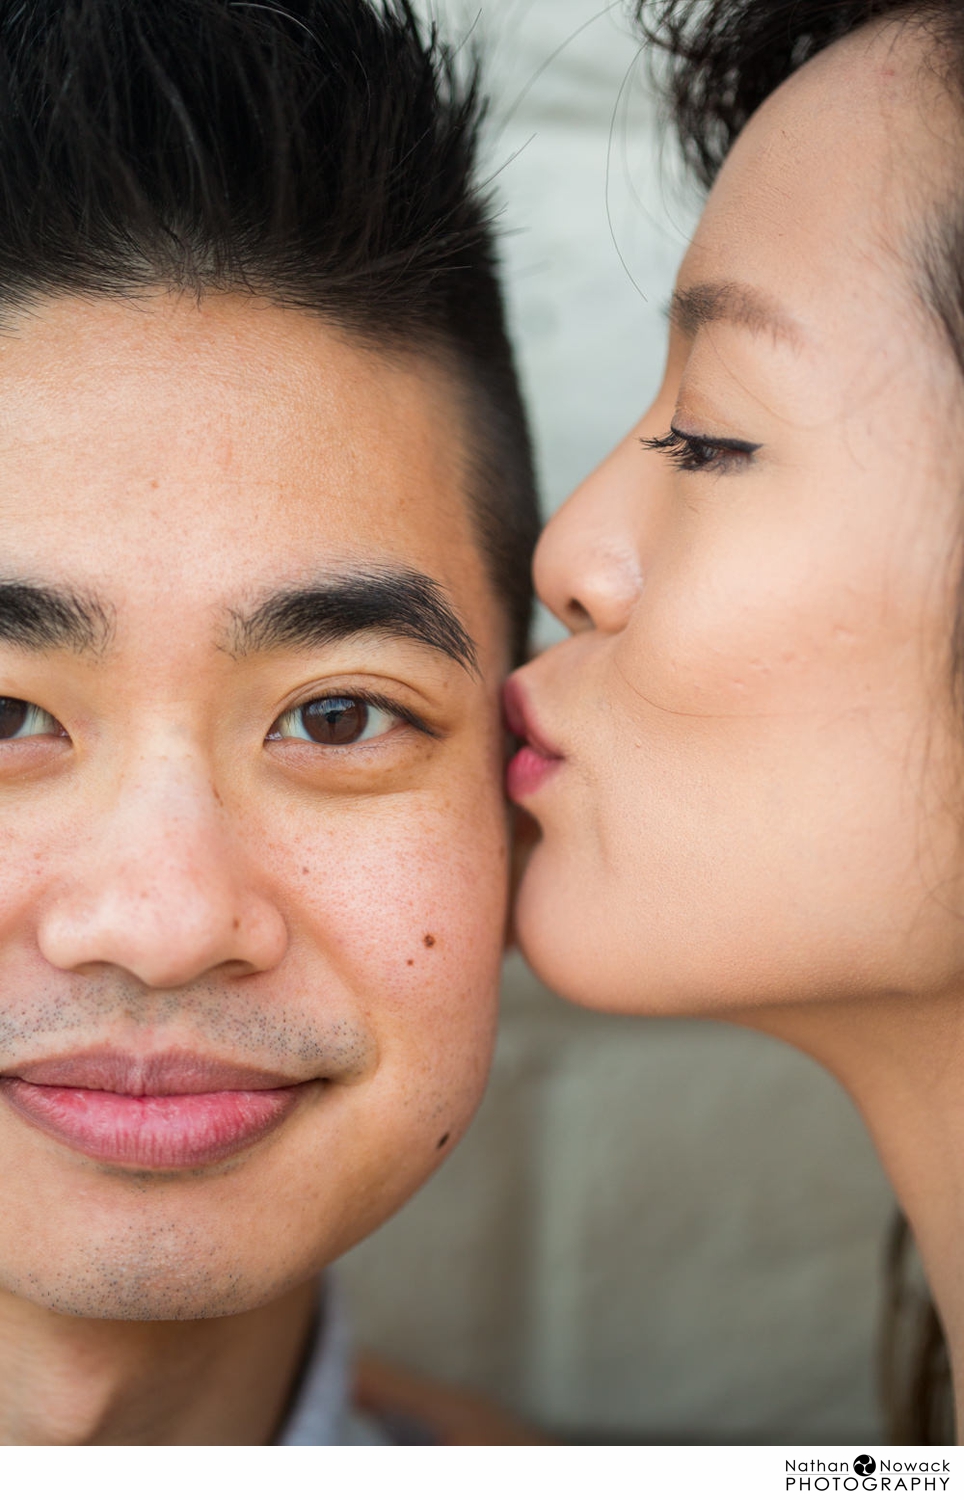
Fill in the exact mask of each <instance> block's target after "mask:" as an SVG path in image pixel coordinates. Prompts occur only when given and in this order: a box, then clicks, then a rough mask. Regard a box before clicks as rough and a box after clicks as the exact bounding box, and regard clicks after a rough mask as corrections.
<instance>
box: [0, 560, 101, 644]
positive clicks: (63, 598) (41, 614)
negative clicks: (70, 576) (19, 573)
mask: <svg viewBox="0 0 964 1500" xmlns="http://www.w3.org/2000/svg"><path fill="white" fill-rule="evenodd" d="M112 634H113V625H112V615H111V612H110V610H109V609H108V608H107V607H106V606H105V605H104V604H102V603H101V602H100V600H98V599H97V598H96V596H94V595H92V594H86V593H84V592H82V591H80V590H74V589H71V588H64V587H62V586H60V585H57V584H46V583H35V582H33V581H31V580H29V579H25V578H0V642H3V643H5V644H6V645H8V646H17V647H19V648H20V650H22V651H57V650H61V651H74V652H76V653H77V654H78V655H83V654H86V653H89V652H95V653H96V652H101V651H103V650H105V648H106V647H107V645H108V644H109V642H110V639H111V636H112Z"/></svg>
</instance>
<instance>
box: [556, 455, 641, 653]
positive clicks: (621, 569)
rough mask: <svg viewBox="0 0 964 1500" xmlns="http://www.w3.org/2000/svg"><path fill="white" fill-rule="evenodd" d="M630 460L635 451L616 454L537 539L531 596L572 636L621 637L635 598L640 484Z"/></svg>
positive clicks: (638, 570) (638, 566) (638, 583)
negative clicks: (587, 632) (585, 632)
mask: <svg viewBox="0 0 964 1500" xmlns="http://www.w3.org/2000/svg"><path fill="white" fill-rule="evenodd" d="M624 447H625V445H624ZM636 447H637V445H636V444H634V445H633V448H634V450H635V449H636ZM634 456H635V451H634V452H633V453H632V454H627V453H625V452H624V451H623V449H617V450H616V452H615V453H614V454H612V455H611V457H610V458H608V459H607V460H606V462H605V463H604V464H603V465H602V466H601V468H599V469H597V470H596V472H595V473H594V474H591V475H590V476H589V478H588V479H587V480H585V481H584V482H583V484H581V485H580V487H579V489H577V490H576V491H575V493H574V494H573V495H572V496H571V498H570V499H569V500H567V501H566V503H565V505H563V507H562V508H561V510H558V511H557V512H556V514H555V515H554V516H553V517H552V520H551V521H550V522H549V524H548V526H547V527H546V529H545V531H544V532H543V533H542V536H541V537H540V539H539V545H538V547H537V548H536V555H535V564H534V569H535V584H536V590H537V592H538V594H539V598H540V599H541V600H542V602H543V604H545V605H546V606H547V608H549V609H551V610H552V613H553V614H554V615H555V616H556V617H557V619H559V620H561V621H562V623H563V625H565V626H566V627H567V629H569V630H572V631H582V630H601V631H606V632H609V633H615V632H617V631H620V630H622V629H624V627H625V625H626V623H627V621H628V619H629V616H630V613H631V612H632V609H633V606H634V604H635V603H636V600H637V599H638V597H639V591H640V587H641V580H642V569H641V559H640V556H639V551H638V538H637V522H638V513H639V509H640V505H641V498H640V493H639V486H638V477H639V476H638V474H636V473H634V472H633V471H632V469H631V467H630V460H631V458H632V457H634Z"/></svg>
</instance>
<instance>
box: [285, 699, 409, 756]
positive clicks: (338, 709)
mask: <svg viewBox="0 0 964 1500" xmlns="http://www.w3.org/2000/svg"><path fill="white" fill-rule="evenodd" d="M401 718H402V716H401V715H400V714H398V713H393V712H392V711H391V710H390V709H388V708H382V707H380V706H379V705H378V704H376V703H371V702H369V701H368V700H367V699H365V698H313V699H312V701H311V702H310V703H302V704H301V706H300V707H299V708H291V709H289V710H288V712H287V713H286V714H282V715H281V718H280V719H278V720H277V722H276V723H275V724H274V726H273V728H272V730H271V732H270V734H269V735H268V739H269V740H309V741H311V743H312V744H315V745H358V744H360V743H361V742H362V741H363V740H374V739H377V738H378V737H379V735H383V734H387V732H388V730H389V729H393V728H394V727H395V725H396V724H398V723H399V722H401Z"/></svg>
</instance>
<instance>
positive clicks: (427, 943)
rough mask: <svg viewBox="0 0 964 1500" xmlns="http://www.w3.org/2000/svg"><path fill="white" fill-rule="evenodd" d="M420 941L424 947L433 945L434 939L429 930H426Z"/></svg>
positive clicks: (432, 946)
mask: <svg viewBox="0 0 964 1500" xmlns="http://www.w3.org/2000/svg"><path fill="white" fill-rule="evenodd" d="M422 942H423V943H424V944H425V946H426V948H434V947H435V939H434V937H433V936H432V934H431V933H430V932H427V933H426V934H425V936H424V937H423V938H422Z"/></svg>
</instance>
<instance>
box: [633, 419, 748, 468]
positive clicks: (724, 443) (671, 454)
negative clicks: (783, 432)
mask: <svg viewBox="0 0 964 1500" xmlns="http://www.w3.org/2000/svg"><path fill="white" fill-rule="evenodd" d="M641 442H642V445H643V447H644V448H649V449H651V451H652V452H654V453H662V454H664V455H665V456H666V457H667V458H668V459H669V461H670V463H671V464H672V465H673V467H674V468H675V469H686V470H690V471H692V470H694V469H695V470H703V471H704V472H705V471H707V470H716V471H717V472H723V471H725V470H727V469H730V468H732V467H733V465H734V464H738V463H741V462H744V461H745V460H746V459H748V458H750V457H751V456H752V455H753V454H754V453H756V451H757V449H758V448H759V447H760V444H759V443H745V442H743V441H742V439H740V438H711V437H702V436H700V434H699V433H693V432H680V430H679V428H678V427H671V428H670V430H669V432H668V433H667V434H666V436H665V437H651V438H642V439H641Z"/></svg>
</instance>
